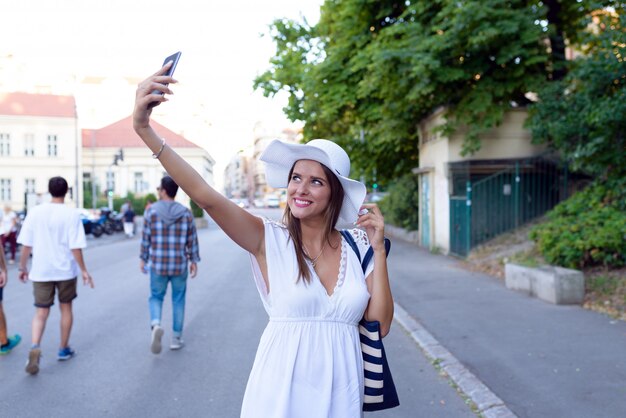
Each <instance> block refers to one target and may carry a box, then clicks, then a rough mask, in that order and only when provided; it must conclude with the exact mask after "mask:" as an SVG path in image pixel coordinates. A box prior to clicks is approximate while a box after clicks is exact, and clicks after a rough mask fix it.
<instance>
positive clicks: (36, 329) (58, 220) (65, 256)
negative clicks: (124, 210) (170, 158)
mask: <svg viewBox="0 0 626 418" xmlns="http://www.w3.org/2000/svg"><path fill="white" fill-rule="evenodd" d="M67 190H68V185H67V181H66V180H65V179H64V178H63V177H53V178H51V179H50V181H49V183H48V191H49V192H50V195H51V196H52V200H51V201H50V202H49V203H43V204H41V205H38V206H35V207H34V208H32V209H31V210H30V211H29V212H28V214H27V215H26V219H24V223H23V225H22V228H21V230H20V236H19V238H18V242H19V243H20V244H22V253H21V255H20V266H19V271H20V276H19V277H20V280H21V281H22V282H24V283H26V281H27V280H30V281H32V282H33V294H34V296H35V307H36V311H35V317H34V318H33V325H32V327H33V330H32V347H31V350H30V352H29V354H28V363H27V364H26V372H27V373H29V374H37V373H38V372H39V360H40V358H41V349H40V347H39V344H40V343H41V338H42V336H43V331H44V329H45V327H46V321H47V320H48V315H49V314H50V307H51V306H52V305H53V304H54V295H55V291H56V292H57V293H58V300H59V309H60V311H61V344H60V348H59V352H58V355H57V359H58V360H69V359H70V358H72V356H73V355H74V354H75V352H74V350H72V349H71V348H70V345H69V339H70V332H71V330H72V322H73V314H72V301H73V300H74V299H75V298H76V296H77V295H76V282H77V277H78V274H79V273H80V274H81V275H82V278H83V284H85V285H89V286H90V287H92V288H93V287H94V286H93V279H92V278H91V275H90V274H89V272H88V271H87V268H86V267H85V262H84V260H83V252H82V249H83V248H85V247H86V246H87V242H86V239H85V231H84V229H83V224H82V221H81V220H80V216H79V213H78V212H77V211H76V210H74V209H72V208H70V207H69V206H66V205H65V195H66V194H67ZM33 249H34V251H33ZM31 252H32V254H33V259H32V265H31V270H30V271H28V269H27V266H26V265H27V263H28V260H29V257H30V255H31Z"/></svg>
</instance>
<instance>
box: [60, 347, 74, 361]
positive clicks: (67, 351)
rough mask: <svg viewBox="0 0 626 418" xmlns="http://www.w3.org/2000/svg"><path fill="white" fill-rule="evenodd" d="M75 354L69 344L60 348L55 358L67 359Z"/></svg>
mask: <svg viewBox="0 0 626 418" xmlns="http://www.w3.org/2000/svg"><path fill="white" fill-rule="evenodd" d="M75 354H76V351H74V350H72V349H71V348H70V347H69V346H68V347H65V348H61V349H60V350H59V354H57V360H59V361H65V360H69V359H71V358H72V357H74V355H75Z"/></svg>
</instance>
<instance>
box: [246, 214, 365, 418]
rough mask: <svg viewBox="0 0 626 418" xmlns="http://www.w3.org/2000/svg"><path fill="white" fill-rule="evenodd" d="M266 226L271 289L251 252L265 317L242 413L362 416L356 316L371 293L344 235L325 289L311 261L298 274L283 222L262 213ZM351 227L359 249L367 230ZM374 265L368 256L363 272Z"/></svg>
mask: <svg viewBox="0 0 626 418" xmlns="http://www.w3.org/2000/svg"><path fill="white" fill-rule="evenodd" d="M264 226H265V251H266V257H267V274H268V280H269V284H270V292H269V293H268V292H267V289H266V286H265V282H264V281H263V276H262V274H261V271H260V269H259V265H258V263H257V261H256V258H255V257H254V256H251V260H252V270H253V273H254V279H255V281H256V285H257V288H258V290H259V294H260V295H261V299H262V301H263V305H264V307H265V310H266V311H267V313H268V315H269V323H268V325H267V327H266V328H265V331H264V332H263V335H262V337H261V341H260V342H259V347H258V349H257V353H256V358H255V360H254V365H253V367H252V371H251V372H250V377H249V379H248V385H247V387H246V393H245V395H244V399H243V405H242V409H241V417H244V418H352V417H362V416H363V415H362V411H361V408H362V403H363V358H362V357H361V346H360V342H359V330H358V322H359V321H360V320H361V318H362V317H363V313H364V312H365V308H366V307H367V303H368V301H369V293H368V291H367V287H366V284H365V279H364V278H365V277H366V276H365V275H364V274H363V270H362V269H361V266H360V263H359V260H358V258H357V256H356V254H355V253H354V251H353V250H352V249H351V248H350V246H349V244H348V243H346V242H345V240H344V239H343V237H342V243H341V265H340V269H339V278H338V280H337V285H336V287H335V289H334V292H333V294H332V295H330V296H329V295H328V293H327V292H326V289H325V288H324V286H323V285H322V283H321V282H320V280H319V278H318V276H317V275H316V274H315V270H314V269H313V268H311V281H310V283H308V284H306V282H305V281H304V280H303V279H300V280H299V281H297V277H298V265H297V261H296V256H295V250H294V246H293V242H292V241H291V240H290V239H289V233H288V231H287V229H286V228H285V226H283V225H282V224H279V223H276V222H274V221H270V220H267V219H265V220H264ZM350 232H351V233H352V235H353V237H354V238H355V241H356V242H357V245H358V246H359V250H360V251H361V254H365V251H366V249H367V247H368V246H369V243H368V241H367V236H366V235H365V233H364V232H363V231H361V230H357V229H354V230H351V231H350ZM372 269H373V263H370V266H368V269H367V270H366V274H369V273H370V272H371V271H372Z"/></svg>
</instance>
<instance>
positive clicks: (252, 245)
mask: <svg viewBox="0 0 626 418" xmlns="http://www.w3.org/2000/svg"><path fill="white" fill-rule="evenodd" d="M170 66H171V63H168V64H166V65H165V66H164V67H163V68H161V69H160V70H159V71H157V72H156V73H154V74H153V75H152V76H150V77H148V78H147V79H145V80H144V81H143V82H141V83H140V84H139V86H138V87H137V94H136V97H135V110H134V112H133V127H134V129H135V132H137V134H138V135H139V137H140V138H141V139H142V140H143V142H145V144H146V145H147V146H148V148H150V150H151V151H152V152H153V154H154V155H157V156H158V159H159V161H160V162H161V164H162V165H163V167H164V168H165V169H166V170H167V173H168V174H169V175H170V176H171V177H172V178H173V179H174V181H175V182H176V183H177V184H178V185H179V186H180V187H181V188H182V189H183V190H184V191H185V193H187V195H188V196H189V197H190V198H191V199H192V200H193V201H194V202H196V203H197V204H198V206H200V207H201V208H202V209H204V210H206V211H207V213H208V214H209V215H210V216H211V218H213V220H214V221H215V222H216V223H217V224H218V225H219V226H220V227H221V228H222V229H223V230H224V232H225V233H226V234H227V235H228V236H229V237H230V238H231V239H232V240H233V241H235V242H236V243H237V244H238V245H239V246H241V247H242V248H243V249H245V250H246V251H249V252H250V253H252V254H254V255H255V256H259V255H262V254H263V252H264V250H265V249H264V246H263V242H264V241H263V239H264V229H263V221H262V220H261V219H259V218H257V217H256V216H254V215H252V214H250V213H249V212H247V211H246V210H244V209H242V208H240V207H239V206H237V205H236V204H235V203H233V202H231V201H230V200H229V199H227V198H226V197H224V196H223V195H222V194H220V193H219V192H217V191H216V190H215V189H213V188H212V187H211V186H210V185H209V184H208V183H207V182H205V181H204V179H203V178H202V177H201V176H200V175H199V174H198V173H197V172H196V170H194V169H193V167H191V166H190V165H189V164H188V163H187V162H186V161H185V160H184V159H183V158H181V157H180V156H179V155H178V154H177V153H176V152H175V151H174V150H173V149H171V148H170V147H169V146H168V145H167V138H160V137H159V136H158V135H157V134H156V132H154V130H153V129H152V127H151V126H150V115H151V113H152V107H151V106H149V105H150V103H151V102H158V103H159V104H160V103H163V102H165V101H167V98H166V97H165V94H172V91H171V90H170V89H169V87H168V86H167V85H166V83H176V80H174V79H173V78H172V77H169V76H164V75H163V74H165V73H166V72H167V70H168V69H169V67H170ZM154 90H159V91H161V92H163V93H164V94H163V95H160V94H152V91H154Z"/></svg>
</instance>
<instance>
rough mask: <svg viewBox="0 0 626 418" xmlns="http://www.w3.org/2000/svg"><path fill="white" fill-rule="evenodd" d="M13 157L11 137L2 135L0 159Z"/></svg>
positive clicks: (0, 136) (0, 139) (0, 134)
mask: <svg viewBox="0 0 626 418" xmlns="http://www.w3.org/2000/svg"><path fill="white" fill-rule="evenodd" d="M10 155H11V136H10V135H9V134H7V133H0V157H8V156H10Z"/></svg>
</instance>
